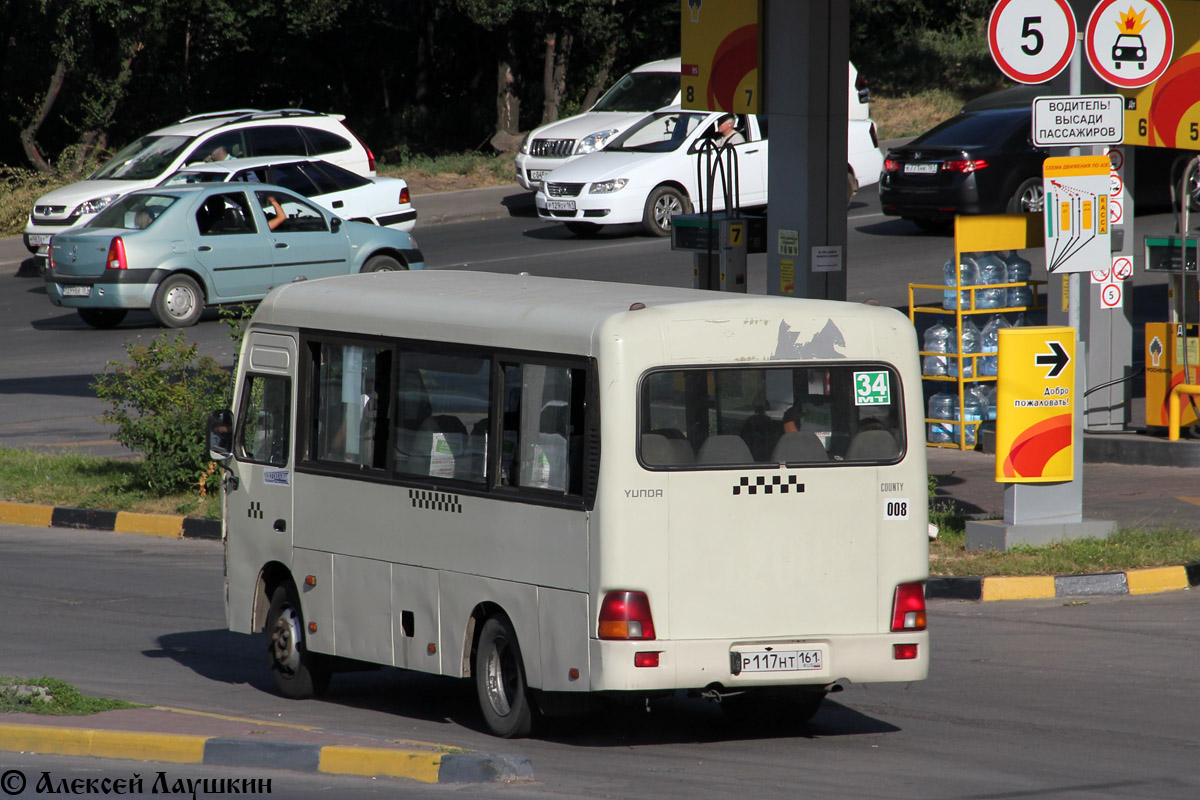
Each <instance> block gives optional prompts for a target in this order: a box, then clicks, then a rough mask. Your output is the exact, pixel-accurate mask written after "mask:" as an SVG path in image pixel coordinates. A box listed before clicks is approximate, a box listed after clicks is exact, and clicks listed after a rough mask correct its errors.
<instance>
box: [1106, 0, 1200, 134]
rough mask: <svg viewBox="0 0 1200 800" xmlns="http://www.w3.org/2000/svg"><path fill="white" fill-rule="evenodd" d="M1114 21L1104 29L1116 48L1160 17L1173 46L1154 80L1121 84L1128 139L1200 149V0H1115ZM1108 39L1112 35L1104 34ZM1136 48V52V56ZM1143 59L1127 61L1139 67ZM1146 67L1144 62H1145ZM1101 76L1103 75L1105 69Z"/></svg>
mask: <svg viewBox="0 0 1200 800" xmlns="http://www.w3.org/2000/svg"><path fill="white" fill-rule="evenodd" d="M1110 2H1112V3H1113V6H1112V9H1111V13H1113V14H1116V15H1117V16H1116V19H1115V22H1116V23H1117V24H1116V25H1114V24H1113V21H1112V20H1105V21H1104V22H1106V23H1107V24H1103V23H1102V27H1101V31H1103V32H1105V33H1107V34H1108V36H1109V38H1110V39H1112V43H1111V46H1112V50H1111V51H1106V52H1111V53H1116V54H1120V53H1121V52H1122V51H1121V48H1120V47H1119V42H1118V39H1120V37H1122V36H1132V37H1133V38H1134V40H1135V41H1136V40H1137V39H1139V38H1141V39H1144V38H1145V37H1147V36H1148V35H1149V33H1150V32H1153V30H1154V29H1155V26H1154V24H1155V22H1156V21H1157V20H1162V22H1161V23H1160V25H1161V26H1163V27H1169V28H1170V30H1171V33H1172V38H1173V41H1172V42H1171V48H1172V52H1171V53H1169V54H1167V58H1168V60H1169V62H1170V63H1169V65H1168V66H1167V67H1166V69H1165V70H1164V71H1163V72H1162V74H1161V75H1160V76H1159V78H1158V79H1157V80H1156V81H1154V82H1153V83H1151V84H1150V85H1149V86H1140V87H1137V88H1124V87H1120V86H1119V85H1118V90H1119V91H1120V92H1121V94H1123V95H1125V97H1126V100H1125V144H1144V145H1152V146H1157V147H1179V148H1185V149H1189V150H1197V149H1200V8H1198V7H1197V5H1198V4H1197V3H1196V2H1195V0H1158V2H1148V0H1119V1H1118V0H1110ZM1105 41H1106V42H1107V40H1105ZM1137 53H1138V51H1136V50H1134V51H1133V53H1132V55H1133V56H1135V57H1136V56H1137ZM1139 64H1140V62H1137V61H1133V62H1129V63H1124V64H1123V67H1124V68H1125V71H1126V72H1129V73H1136V72H1137V71H1138V69H1137V68H1138V66H1139ZM1141 66H1142V68H1143V69H1145V68H1146V67H1145V65H1141ZM1101 77H1104V76H1103V75H1101Z"/></svg>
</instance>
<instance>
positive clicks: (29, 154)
mask: <svg viewBox="0 0 1200 800" xmlns="http://www.w3.org/2000/svg"><path fill="white" fill-rule="evenodd" d="M66 77H67V62H66V60H65V59H62V58H60V59H59V60H58V66H56V67H55V68H54V75H53V76H51V78H50V86H49V87H47V89H46V95H45V97H43V98H42V105H41V106H40V107H39V108H38V110H37V113H36V114H35V115H34V117H33V119H31V120H30V121H29V124H28V125H27V126H26V127H25V128H23V129H22V130H21V148H22V149H23V150H24V151H25V157H26V158H28V159H29V163H30V164H33V168H34V169H36V170H37V171H38V172H44V173H47V174H49V173H52V172H54V169H53V168H52V167H51V166H50V165H49V164H48V163H46V159H44V158H42V154H41V153H40V152H38V148H37V142H36V141H35V139H36V138H37V132H38V130H39V129H40V128H41V127H42V124H43V123H44V122H45V121H46V119H47V118H48V117H49V116H50V109H51V108H53V107H54V101H55V100H57V99H58V93H59V92H60V91H62V87H63V82H64V81H65V80H66Z"/></svg>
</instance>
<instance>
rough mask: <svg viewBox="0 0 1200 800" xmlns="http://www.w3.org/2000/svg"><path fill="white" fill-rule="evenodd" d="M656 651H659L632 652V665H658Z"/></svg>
mask: <svg viewBox="0 0 1200 800" xmlns="http://www.w3.org/2000/svg"><path fill="white" fill-rule="evenodd" d="M658 652H659V651H657V650H654V651H651V652H647V653H634V654H633V665H634V666H635V667H657V666H658Z"/></svg>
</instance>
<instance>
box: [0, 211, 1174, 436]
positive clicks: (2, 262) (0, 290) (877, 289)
mask: <svg viewBox="0 0 1200 800" xmlns="http://www.w3.org/2000/svg"><path fill="white" fill-rule="evenodd" d="M1173 224H1174V223H1173V221H1172V220H1171V218H1170V217H1169V216H1168V215H1165V214H1157V215H1148V216H1142V217H1139V218H1138V219H1137V232H1138V236H1139V237H1140V236H1141V235H1142V234H1143V233H1149V232H1151V231H1162V232H1170V231H1172V230H1173ZM416 234H417V237H418V240H419V242H420V245H421V248H422V249H423V250H424V252H425V255H426V259H427V264H428V267H429V268H431V269H473V270H483V271H488V272H507V273H517V272H530V273H533V274H538V275H556V276H561V277H571V278H588V279H593V280H613V281H624V282H628V283H643V284H657V285H670V286H690V285H691V282H692V257H691V254H690V253H686V252H675V251H672V250H671V248H670V243H669V241H667V240H663V239H655V238H651V237H647V236H644V235H641V234H639V233H637V232H636V231H635V230H634V229H633V228H632V226H630V227H614V229H613V230H610V231H606V232H604V233H602V234H600V235H598V236H595V237H577V236H574V235H572V234H570V233H568V232H567V230H566V228H565V227H564V226H562V225H558V224H552V223H543V222H541V221H539V220H538V219H537V218H536V217H533V216H529V215H524V216H511V217H506V218H502V219H491V220H483V221H477V222H460V223H455V224H446V225H433V226H426V227H422V226H421V225H420V224H418V227H417V230H416ZM1139 240H1140V239H1139ZM953 249H954V245H953V239H952V238H951V237H949V236H939V235H930V234H926V233H922V232H920V231H919V230H917V228H916V227H915V226H913V225H912V224H911V223H908V222H904V221H902V220H898V219H894V218H889V217H884V216H883V215H882V214H881V213H880V211H879V201H878V196H877V195H875V194H874V188H873V187H869V188H867V189H865V190H863V191H861V192H859V194H858V197H857V198H856V200H855V202H854V204H853V205H852V207H851V209H850V211H849V220H848V244H847V265H848V270H849V275H848V299H850V300H853V301H857V302H862V301H867V300H872V301H875V302H878V303H880V304H881V305H887V306H894V307H897V308H902V309H903V308H907V304H908V294H907V286H908V284H909V283H938V282H940V280H941V274H942V273H941V265H942V264H943V262H945V261H946V260H947V259H949V258H951V257H952V256H953ZM1035 277H1036V275H1035ZM748 280H749V289H750V291H751V292H759V293H761V292H763V291H765V285H766V256H765V255H753V256H751V257H750V259H749V278H748ZM1133 286H1134V288H1133V291H1132V293H1131V294H1132V296H1133V297H1132V302H1133V304H1134V319H1135V322H1137V321H1138V320H1139V319H1140V320H1145V319H1162V318H1163V317H1164V316H1165V313H1166V288H1165V279H1164V278H1163V277H1162V276H1161V275H1157V274H1147V273H1143V272H1139V273H1136V274H1135V276H1134V279H1133ZM0 326H2V327H0V330H2V331H3V333H4V337H5V343H6V345H7V346H6V347H5V348H4V349H3V350H2V351H0V447H13V448H20V447H34V448H43V449H49V450H55V449H61V448H63V447H73V448H77V449H79V448H81V449H84V450H87V451H89V452H93V453H95V454H98V455H110V456H121V455H128V453H126V452H125V451H124V450H123V449H122V448H121V447H120V446H119V445H116V444H114V443H112V442H111V441H110V440H109V436H110V434H111V428H110V427H106V426H104V425H102V424H101V423H99V422H98V421H97V419H96V417H97V416H98V415H99V414H101V413H102V412H103V411H104V410H105V406H104V405H103V404H102V403H100V401H99V400H97V399H96V398H95V396H94V394H93V393H92V391H91V390H90V388H89V387H90V384H91V382H92V381H93V380H94V376H95V374H96V373H99V372H103V370H104V369H105V364H106V363H107V362H108V361H110V360H118V361H125V360H126V359H125V352H124V349H123V348H124V346H125V343H126V342H133V343H138V342H146V341H149V340H150V339H152V338H153V337H154V336H156V335H158V334H160V333H161V332H162V330H161V329H160V328H159V327H158V326H157V325H156V324H155V323H154V321H153V319H152V318H151V316H150V314H149V313H148V312H133V313H131V314H130V315H129V317H128V318H127V319H126V321H125V322H124V323H122V324H121V325H120V326H119V327H117V328H115V329H113V330H107V331H100V330H94V329H91V328H88V327H87V326H86V325H84V324H83V322H82V321H81V320H80V319H79V318H78V316H77V315H76V314H75V313H74V312H73V311H70V310H67V309H61V308H56V307H54V306H52V305H51V304H50V303H49V301H48V300H47V299H46V295H45V288H44V286H43V285H42V279H41V276H40V275H39V274H38V272H37V269H36V267H35V263H34V260H33V259H31V258H29V257H28V253H27V252H26V251H25V249H24V248H23V247H22V245H21V243H20V240H19V239H7V240H0ZM228 333H229V332H228V328H227V327H226V326H225V325H223V324H222V323H221V322H220V321H219V318H218V315H217V313H216V312H215V311H208V312H206V314H205V317H204V320H203V321H202V322H201V323H200V324H199V325H197V326H196V327H194V328H190V329H188V330H187V331H186V332H185V333H184V336H185V337H187V339H188V341H195V342H198V343H199V344H200V349H201V352H202V353H206V354H208V355H211V356H213V357H214V358H216V359H217V360H218V361H220V362H222V363H225V364H230V363H232V360H233V353H232V342H231V340H230V338H229V335H228ZM1138 352H1139V353H1140V350H1139V351H1138ZM1135 357H1136V356H1135Z"/></svg>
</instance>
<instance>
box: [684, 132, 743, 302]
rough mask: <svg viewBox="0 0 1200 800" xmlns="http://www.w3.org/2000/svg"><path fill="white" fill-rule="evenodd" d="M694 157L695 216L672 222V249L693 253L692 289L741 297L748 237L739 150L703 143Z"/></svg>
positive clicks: (713, 143) (705, 141) (690, 215)
mask: <svg viewBox="0 0 1200 800" xmlns="http://www.w3.org/2000/svg"><path fill="white" fill-rule="evenodd" d="M695 156H696V186H697V187H698V188H699V197H698V198H697V200H698V201H699V203H698V208H697V212H698V213H695V214H678V215H676V216H674V217H672V218H671V249H672V250H691V251H693V254H692V259H693V261H692V264H693V266H692V279H693V285H694V286H695V288H697V289H714V290H717V291H722V292H743V293H744V292H745V291H746V255H747V253H748V252H750V249H749V243H750V238H751V237H750V231H749V224H748V221H747V220H746V219H745V218H743V217H742V216H741V197H740V194H739V183H740V181H739V180H738V157H737V150H735V149H734V147H733V146H732V145H730V144H724V145H722V144H718V143H717V141H716V140H715V139H701V140H700V143H699V144H698V145H697V147H696V151H695ZM718 190H719V191H720V192H721V195H720V196H721V198H722V199H723V200H724V203H725V210H724V211H722V212H717V211H714V209H713V207H714V205H715V202H714V200H715V198H716V192H717V191H718Z"/></svg>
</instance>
